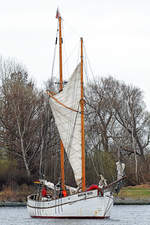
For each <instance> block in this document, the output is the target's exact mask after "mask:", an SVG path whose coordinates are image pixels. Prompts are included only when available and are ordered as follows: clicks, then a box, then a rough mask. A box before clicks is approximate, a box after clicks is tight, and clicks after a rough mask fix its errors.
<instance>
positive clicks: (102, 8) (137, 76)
mask: <svg viewBox="0 0 150 225" xmlns="http://www.w3.org/2000/svg"><path fill="white" fill-rule="evenodd" d="M0 3H1V7H0V54H1V55H2V56H4V57H13V58H16V59H17V60H18V61H19V62H21V63H23V64H24V65H25V66H26V67H27V69H28V71H29V73H30V74H31V75H32V77H33V78H34V80H36V81H37V83H38V85H40V84H42V82H43V81H46V80H47V79H48V78H49V77H50V75H51V67H52V58H53V51H54V42H55V34H56V26H57V21H56V19H55V13H56V9H57V6H59V8H60V11H61V15H62V17H63V19H64V35H65V37H64V38H66V40H67V41H68V46H69V47H68V48H69V51H71V47H72V46H73V47H74V46H75V44H76V43H75V44H73V41H74V40H75V42H77V39H78V38H80V36H83V38H84V42H85V47H86V50H87V54H88V57H89V59H90V62H91V65H92V68H93V71H94V73H95V74H96V75H99V76H106V75H112V76H113V77H115V78H117V79H119V80H123V81H125V82H126V83H127V84H133V85H135V86H137V87H139V88H141V89H142V90H143V91H144V99H145V102H146V104H147V106H148V109H149V110H150V101H149V96H150V63H149V61H150V1H148V0H82V1H81V0H76V1H72V0H62V1H54V0H53V1H52V0H26V1H23V0H22V1H20V0H13V1H11V0H5V1H3V0H0ZM65 27H67V29H66V28H65ZM69 28H70V33H69V31H68V30H69ZM65 29H66V31H67V32H66V33H65ZM74 31H75V32H74ZM74 33H75V35H74ZM69 39H71V40H69Z"/></svg>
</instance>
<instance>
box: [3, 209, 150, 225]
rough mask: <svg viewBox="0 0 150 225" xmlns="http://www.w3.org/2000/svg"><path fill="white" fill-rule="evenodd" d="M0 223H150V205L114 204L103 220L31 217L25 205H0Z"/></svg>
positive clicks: (147, 224) (86, 224) (95, 224)
mask: <svg viewBox="0 0 150 225" xmlns="http://www.w3.org/2000/svg"><path fill="white" fill-rule="evenodd" d="M0 225H150V205H126V206H114V207H113V209H112V212H111V218H110V219H105V220H98V219H97V220H96V219H95V220H93V219H92V220H89V219H84V220H79V219H78V220H75V219H71V220H68V219H65V220H63V219H32V218H30V217H29V215H28V212H27V209H26V207H0Z"/></svg>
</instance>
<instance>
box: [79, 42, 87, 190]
mask: <svg viewBox="0 0 150 225" xmlns="http://www.w3.org/2000/svg"><path fill="white" fill-rule="evenodd" d="M80 106H81V149H82V191H85V189H86V186H85V140H84V93H83V38H81V101H80Z"/></svg>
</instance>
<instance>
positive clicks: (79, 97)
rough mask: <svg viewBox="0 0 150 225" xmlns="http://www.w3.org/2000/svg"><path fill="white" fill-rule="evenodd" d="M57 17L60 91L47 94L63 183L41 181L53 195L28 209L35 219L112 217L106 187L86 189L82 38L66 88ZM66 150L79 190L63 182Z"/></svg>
mask: <svg viewBox="0 0 150 225" xmlns="http://www.w3.org/2000/svg"><path fill="white" fill-rule="evenodd" d="M57 18H58V22H59V48H60V49H59V51H60V58H59V59H60V91H59V93H57V94H54V93H51V92H50V91H47V93H48V95H49V96H50V100H49V101H50V106H51V109H52V113H53V115H54V118H55V123H56V126H57V128H58V131H59V134H60V138H61V144H60V145H61V151H60V152H61V182H60V185H54V184H53V183H52V182H49V181H47V180H44V179H43V180H40V181H39V182H40V184H41V185H43V186H45V187H47V188H49V189H51V190H53V196H42V195H41V193H38V194H31V195H30V196H28V197H27V209H28V212H29V214H30V216H31V217H33V218H58V219H60V218H68V219H69V218H83V219H84V218H89V219H91V218H92V219H94V218H95V219H104V218H109V217H110V212H111V209H112V206H113V195H112V193H111V191H109V189H107V188H106V186H107V185H102V183H101V184H100V183H99V185H92V186H91V187H89V188H87V187H86V181H85V144H84V92H83V38H81V39H80V40H81V61H80V62H79V64H78V65H77V66H76V68H75V70H74V72H73V73H72V75H71V77H70V79H69V81H68V82H67V84H66V85H65V86H64V87H63V80H62V46H61V44H62V37H61V20H62V18H61V16H60V13H59V12H58V11H57ZM64 151H66V153H67V157H68V159H69V162H70V165H71V167H72V169H73V173H74V178H75V181H76V185H77V187H76V188H75V187H71V186H67V185H66V184H65V181H64ZM103 181H105V179H103ZM104 186H105V188H104ZM60 192H61V193H63V192H67V194H66V195H62V194H61V195H60Z"/></svg>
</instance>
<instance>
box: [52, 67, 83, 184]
mask: <svg viewBox="0 0 150 225" xmlns="http://www.w3.org/2000/svg"><path fill="white" fill-rule="evenodd" d="M80 71H81V65H80V64H79V65H78V66H77V67H76V69H75V71H74V72H73V74H72V76H71V78H70V80H69V81H68V83H67V84H66V86H65V87H64V89H63V91H61V92H60V93H58V94H56V95H55V96H54V98H55V99H53V98H50V105H51V108H52V112H53V115H54V118H55V122H56V125H57V128H58V131H59V134H60V137H61V140H62V142H63V145H64V148H65V151H66V153H67V156H68V159H69V161H70V164H71V166H72V169H73V171H74V176H75V180H76V184H77V185H79V184H80V183H81V177H82V171H81V168H82V166H81V114H80V111H81V110H80V98H81V72H80ZM65 106H66V107H65ZM71 109H73V110H71Z"/></svg>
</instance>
